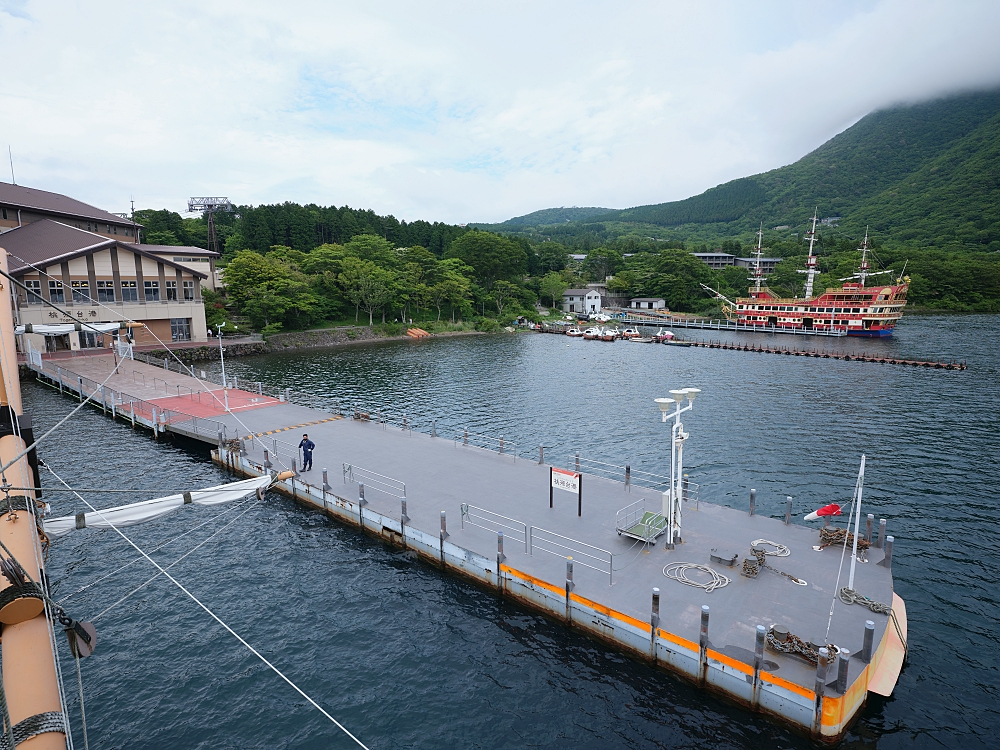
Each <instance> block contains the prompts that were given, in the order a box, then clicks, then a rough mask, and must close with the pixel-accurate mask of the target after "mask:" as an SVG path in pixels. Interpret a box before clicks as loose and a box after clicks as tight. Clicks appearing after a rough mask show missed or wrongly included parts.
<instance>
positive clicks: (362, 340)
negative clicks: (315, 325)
mask: <svg viewBox="0 0 1000 750" xmlns="http://www.w3.org/2000/svg"><path fill="white" fill-rule="evenodd" d="M351 334H354V335H353V336H352V335H351ZM359 334H360V335H359ZM484 335H486V332H485V331H442V332H440V333H432V334H430V335H428V336H423V337H421V338H413V337H412V336H407V335H406V334H402V335H399V336H380V335H378V333H377V332H376V331H375V330H374V329H372V328H369V327H368V326H364V327H354V326H351V327H346V328H323V329H318V330H313V331H296V332H289V333H278V334H275V335H273V336H271V337H270V338H269V339H268V340H267V342H266V348H265V351H263V352H260V354H284V353H288V352H290V351H298V350H301V349H332V348H336V347H341V346H353V345H358V344H379V343H383V342H388V341H425V340H427V339H436V338H449V337H454V336H484ZM286 342H287V343H286ZM245 356H256V354H247V355H245Z"/></svg>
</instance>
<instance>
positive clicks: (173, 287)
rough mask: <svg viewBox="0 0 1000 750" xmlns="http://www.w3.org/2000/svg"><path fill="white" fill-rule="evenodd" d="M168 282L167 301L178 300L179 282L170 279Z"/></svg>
mask: <svg viewBox="0 0 1000 750" xmlns="http://www.w3.org/2000/svg"><path fill="white" fill-rule="evenodd" d="M166 284H167V301H168V302H176V301H177V282H176V281H168V282H166Z"/></svg>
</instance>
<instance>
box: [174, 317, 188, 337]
mask: <svg viewBox="0 0 1000 750" xmlns="http://www.w3.org/2000/svg"><path fill="white" fill-rule="evenodd" d="M170 340H171V341H190V340H191V318H171V319H170Z"/></svg>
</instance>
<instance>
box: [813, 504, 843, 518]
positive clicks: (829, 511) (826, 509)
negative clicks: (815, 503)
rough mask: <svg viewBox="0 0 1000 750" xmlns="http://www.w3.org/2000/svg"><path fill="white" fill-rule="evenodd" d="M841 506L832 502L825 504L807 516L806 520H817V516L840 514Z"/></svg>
mask: <svg viewBox="0 0 1000 750" xmlns="http://www.w3.org/2000/svg"><path fill="white" fill-rule="evenodd" d="M839 515H840V506H839V505H837V504H836V503H830V504H829V505H824V506H823V507H822V508H820V509H819V510H814V511H813V512H812V513H810V514H809V515H807V516H806V517H805V520H806V521H815V520H816V519H817V518H820V517H822V516H839Z"/></svg>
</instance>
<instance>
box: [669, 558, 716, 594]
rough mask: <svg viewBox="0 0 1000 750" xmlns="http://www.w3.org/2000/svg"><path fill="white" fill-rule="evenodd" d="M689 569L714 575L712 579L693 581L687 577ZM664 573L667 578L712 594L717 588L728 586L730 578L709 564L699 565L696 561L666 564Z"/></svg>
mask: <svg viewBox="0 0 1000 750" xmlns="http://www.w3.org/2000/svg"><path fill="white" fill-rule="evenodd" d="M689 570H697V571H699V572H701V573H707V574H708V575H710V576H711V577H712V580H710V581H692V580H691V579H690V578H688V577H687V573H688V571H689ZM663 575H665V576H666V577H667V578H669V579H671V580H673V581H677V582H678V583H683V584H684V585H685V586H694V587H695V588H698V589H705V593H706V594H711V593H712V592H713V591H715V590H716V589H721V588H722V587H723V586H727V585H728V584H729V582H730V579H729V578H728V577H726V576H724V575H722V573H719V572H718V571H715V570H713V569H712V568H710V567H708V566H707V565H698V564H696V563H689V562H675V563H670V564H669V565H666V566H664V568H663Z"/></svg>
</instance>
